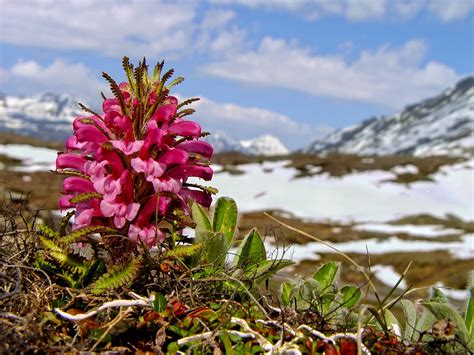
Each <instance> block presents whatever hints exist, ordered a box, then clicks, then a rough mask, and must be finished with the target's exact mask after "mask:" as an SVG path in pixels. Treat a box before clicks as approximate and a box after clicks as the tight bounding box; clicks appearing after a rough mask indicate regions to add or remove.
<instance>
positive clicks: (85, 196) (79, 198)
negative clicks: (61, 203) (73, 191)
mask: <svg viewBox="0 0 474 355" xmlns="http://www.w3.org/2000/svg"><path fill="white" fill-rule="evenodd" d="M101 197H102V195H101V194H99V193H97V192H84V193H82V194H77V195H76V196H74V197H72V198H70V199H69V202H71V203H74V204H76V203H81V202H85V201H89V200H92V199H94V198H101Z"/></svg>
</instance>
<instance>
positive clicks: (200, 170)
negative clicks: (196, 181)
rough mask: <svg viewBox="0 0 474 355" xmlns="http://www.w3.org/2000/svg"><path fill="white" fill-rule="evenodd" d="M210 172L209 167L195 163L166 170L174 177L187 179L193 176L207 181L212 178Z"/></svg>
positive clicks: (211, 172)
mask: <svg viewBox="0 0 474 355" xmlns="http://www.w3.org/2000/svg"><path fill="white" fill-rule="evenodd" d="M212 174H213V171H212V169H211V168H210V167H208V166H197V165H186V166H178V167H176V168H174V169H171V170H169V171H168V175H169V176H170V177H172V178H175V179H187V178H188V177H192V176H193V177H198V178H201V179H204V180H206V181H209V180H211V179H212Z"/></svg>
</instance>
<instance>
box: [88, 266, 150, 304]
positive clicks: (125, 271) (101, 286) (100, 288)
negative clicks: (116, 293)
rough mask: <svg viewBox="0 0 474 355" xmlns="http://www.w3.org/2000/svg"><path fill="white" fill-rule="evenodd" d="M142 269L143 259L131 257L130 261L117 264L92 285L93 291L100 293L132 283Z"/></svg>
mask: <svg viewBox="0 0 474 355" xmlns="http://www.w3.org/2000/svg"><path fill="white" fill-rule="evenodd" d="M140 269H141V260H140V259H139V258H131V259H130V260H129V261H128V262H125V263H123V264H119V265H115V266H114V267H112V268H111V269H110V270H109V271H108V272H107V273H106V274H105V275H103V276H102V277H100V278H99V279H98V280H97V281H96V282H95V283H94V284H93V285H92V293H93V294H96V295H99V294H101V293H102V292H104V291H106V290H111V289H116V288H119V287H121V286H123V285H125V284H130V283H131V282H132V281H133V279H134V278H135V277H136V276H137V275H138V273H139V271H140Z"/></svg>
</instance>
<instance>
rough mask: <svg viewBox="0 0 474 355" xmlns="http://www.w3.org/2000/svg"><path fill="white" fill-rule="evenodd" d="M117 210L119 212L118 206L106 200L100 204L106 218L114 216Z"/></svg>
mask: <svg viewBox="0 0 474 355" xmlns="http://www.w3.org/2000/svg"><path fill="white" fill-rule="evenodd" d="M116 210H117V206H116V205H115V204H114V203H111V202H109V201H105V200H102V201H101V202H100V211H101V212H102V214H103V215H104V217H112V216H114V215H115V211H116Z"/></svg>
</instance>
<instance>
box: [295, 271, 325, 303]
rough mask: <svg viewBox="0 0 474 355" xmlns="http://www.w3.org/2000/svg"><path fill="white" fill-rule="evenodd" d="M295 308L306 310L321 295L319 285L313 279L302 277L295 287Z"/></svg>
mask: <svg viewBox="0 0 474 355" xmlns="http://www.w3.org/2000/svg"><path fill="white" fill-rule="evenodd" d="M294 291H296V294H295V296H296V308H297V309H298V310H307V309H309V308H310V307H311V305H312V304H314V303H315V301H316V300H318V299H319V298H320V296H321V286H320V284H319V282H318V281H316V280H314V279H303V280H300V281H299V282H298V286H297V287H295V290H294Z"/></svg>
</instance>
